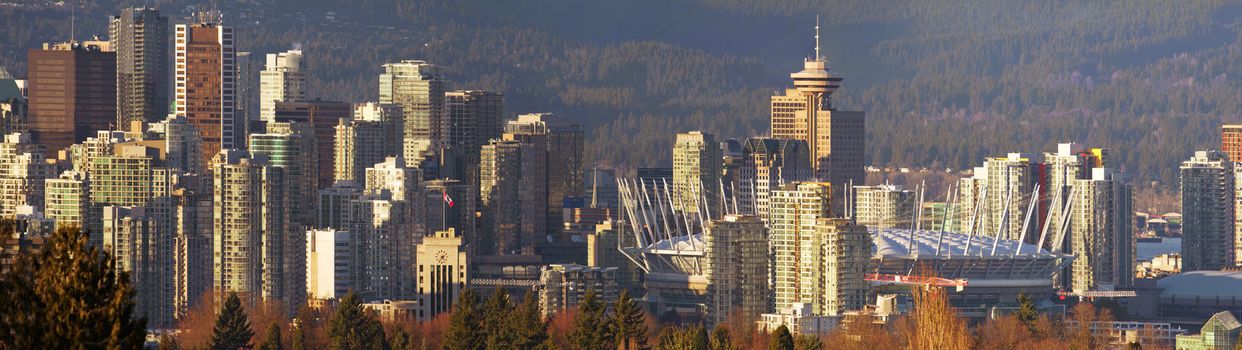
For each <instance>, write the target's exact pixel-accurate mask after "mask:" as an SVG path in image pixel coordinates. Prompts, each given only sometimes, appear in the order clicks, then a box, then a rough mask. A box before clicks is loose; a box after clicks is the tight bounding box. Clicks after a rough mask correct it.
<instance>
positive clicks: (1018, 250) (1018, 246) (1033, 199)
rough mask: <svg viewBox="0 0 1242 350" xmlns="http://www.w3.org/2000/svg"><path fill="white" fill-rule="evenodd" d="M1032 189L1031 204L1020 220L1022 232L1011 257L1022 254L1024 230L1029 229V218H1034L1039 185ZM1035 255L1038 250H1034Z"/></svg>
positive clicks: (1024, 237)
mask: <svg viewBox="0 0 1242 350" xmlns="http://www.w3.org/2000/svg"><path fill="white" fill-rule="evenodd" d="M1034 187H1035V189H1033V190H1031V199H1030V202H1031V203H1030V205H1029V206H1028V207H1027V209H1026V219H1025V220H1022V232H1020V233H1019V235H1018V241H1017V242H1014V244H1015V245H1016V247H1014V250H1013V254H1012V255H1011V256H1018V254H1019V253H1021V252H1022V243H1023V241H1025V240H1026V230H1027V229H1028V228H1030V227H1031V217H1032V216H1035V204H1036V203H1038V202H1039V201H1038V200H1036V198H1037V197H1039V184H1035V186H1034ZM1035 253H1037V254H1038V253H1039V248H1035Z"/></svg>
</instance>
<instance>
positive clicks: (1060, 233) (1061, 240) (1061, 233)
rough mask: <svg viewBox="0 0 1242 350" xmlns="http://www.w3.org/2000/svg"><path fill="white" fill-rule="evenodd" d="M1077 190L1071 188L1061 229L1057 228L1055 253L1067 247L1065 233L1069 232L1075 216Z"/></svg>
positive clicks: (1062, 216) (1063, 211) (1063, 213)
mask: <svg viewBox="0 0 1242 350" xmlns="http://www.w3.org/2000/svg"><path fill="white" fill-rule="evenodd" d="M1076 190H1077V189H1076V188H1074V187H1070V193H1069V199H1068V200H1066V201H1065V209H1064V210H1062V211H1061V213H1062V214H1061V227H1058V228H1057V240H1056V245H1055V246H1053V247H1052V248H1053V251H1052V252H1053V253H1056V252H1060V251H1061V247H1063V246H1065V232H1066V230H1069V224H1070V218H1071V217H1073V216H1074V215H1073V214H1072V209H1073V208H1074V192H1076ZM1066 213H1070V214H1066Z"/></svg>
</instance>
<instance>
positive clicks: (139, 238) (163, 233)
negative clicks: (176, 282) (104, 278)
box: [102, 205, 174, 327]
mask: <svg viewBox="0 0 1242 350" xmlns="http://www.w3.org/2000/svg"><path fill="white" fill-rule="evenodd" d="M102 212H103V216H102V219H103V234H102V236H103V245H102V247H103V249H104V251H106V252H108V253H109V254H111V256H113V257H115V258H116V265H117V268H118V269H120V270H124V271H127V272H129V277H130V279H131V280H132V283H133V284H132V285H133V286H134V291H135V296H134V301H135V302H136V304H137V305H136V307H135V308H134V313H135V315H138V316H141V317H145V318H146V319H147V322H148V323H149V324H150V325H151V326H154V327H169V326H172V324H173V293H172V292H173V289H172V288H169V287H171V286H172V285H173V273H174V269H173V264H170V262H172V261H173V256H172V254H173V237H172V235H170V234H168V231H167V230H166V228H167V226H165V225H163V224H162V221H163V220H162V218H160V217H158V216H157V215H154V213H149V212H148V211H147V210H146V208H144V207H125V206H111V205H108V206H104V207H103V210H102Z"/></svg>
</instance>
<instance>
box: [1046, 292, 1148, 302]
mask: <svg viewBox="0 0 1242 350" xmlns="http://www.w3.org/2000/svg"><path fill="white" fill-rule="evenodd" d="M1057 295H1059V296H1061V300H1065V297H1071V296H1072V297H1078V300H1083V299H1095V298H1133V297H1135V296H1138V294H1137V293H1135V292H1134V291H1132V290H1085V291H1078V292H1074V291H1066V290H1059V291H1057Z"/></svg>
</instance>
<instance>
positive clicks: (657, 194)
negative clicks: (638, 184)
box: [651, 180, 679, 237]
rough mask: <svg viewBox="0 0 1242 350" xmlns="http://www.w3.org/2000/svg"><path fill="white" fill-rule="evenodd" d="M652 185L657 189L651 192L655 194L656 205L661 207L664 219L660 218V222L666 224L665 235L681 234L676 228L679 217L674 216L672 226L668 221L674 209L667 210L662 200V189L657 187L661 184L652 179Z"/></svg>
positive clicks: (661, 215) (661, 216)
mask: <svg viewBox="0 0 1242 350" xmlns="http://www.w3.org/2000/svg"><path fill="white" fill-rule="evenodd" d="M651 186H652V188H655V190H654V191H651V193H652V194H653V195H655V202H656V205H658V206H659V207H660V218H661V219H662V220H660V222H661V223H663V224H664V232H665V235H666V236H668V237H675V236H679V234H677V232H676V230H675V228H677V223H676V221H677V218H673V221H674V222H673V224H672V225H671V226H670V225H669V223H668V217H669V214H670V213H672V209H669V210H668V211H667V212H665V209H666V208H665V205H664V202H663V201H661V200H660V190H659V188H658V187H656V186H659V185H658V184H656V183H655V181H654V180H653V181H651Z"/></svg>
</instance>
